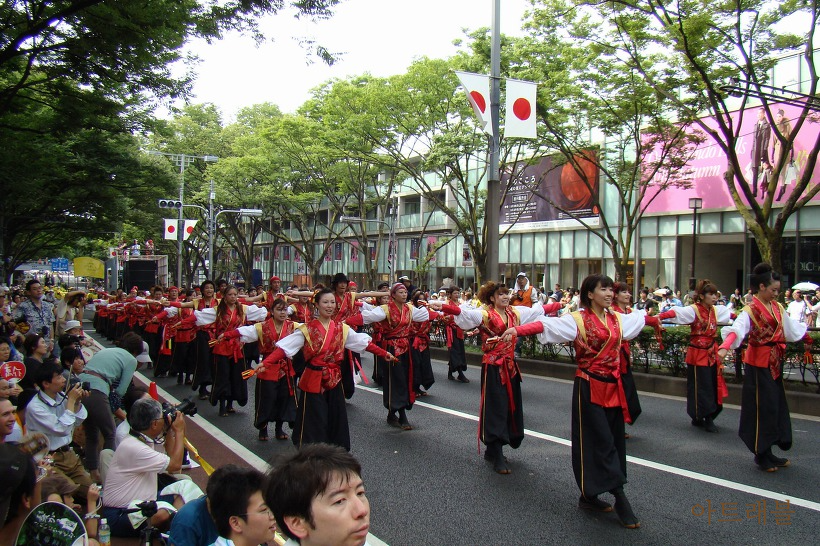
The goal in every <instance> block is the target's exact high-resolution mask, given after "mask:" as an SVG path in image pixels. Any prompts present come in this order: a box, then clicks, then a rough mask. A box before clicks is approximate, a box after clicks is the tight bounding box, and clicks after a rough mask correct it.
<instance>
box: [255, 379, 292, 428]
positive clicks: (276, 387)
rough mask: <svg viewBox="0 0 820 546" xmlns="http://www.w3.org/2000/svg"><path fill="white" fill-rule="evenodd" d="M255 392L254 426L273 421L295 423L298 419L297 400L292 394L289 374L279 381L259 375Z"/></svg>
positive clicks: (261, 425) (264, 425) (257, 426)
mask: <svg viewBox="0 0 820 546" xmlns="http://www.w3.org/2000/svg"><path fill="white" fill-rule="evenodd" d="M290 380H291V381H292V380H293V379H292V378H291V379H290ZM254 394H255V396H254V417H253V426H254V427H256V428H257V429H262V428H264V427H266V426H267V424H268V423H271V422H273V423H293V422H294V421H295V420H296V402H295V400H294V398H293V396H291V394H290V386H289V382H288V377H287V376H286V377H283V378H282V379H280V380H279V381H270V380H267V379H259V378H258V377H257V378H256V386H255V387H254Z"/></svg>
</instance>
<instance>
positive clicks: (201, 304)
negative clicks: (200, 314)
mask: <svg viewBox="0 0 820 546" xmlns="http://www.w3.org/2000/svg"><path fill="white" fill-rule="evenodd" d="M217 305H219V300H218V299H217V298H216V296H214V297H213V298H211V301H208V302H206V301H205V298H202V299H199V300H197V303H196V310H197V311H202V310H203V309H211V308H212V307H216V306H217ZM199 329H200V331H203V332H206V333H207V334H208V337H209V338H210V339H216V323H215V322H214V323H213V324H208V325H205V326H200V327H199Z"/></svg>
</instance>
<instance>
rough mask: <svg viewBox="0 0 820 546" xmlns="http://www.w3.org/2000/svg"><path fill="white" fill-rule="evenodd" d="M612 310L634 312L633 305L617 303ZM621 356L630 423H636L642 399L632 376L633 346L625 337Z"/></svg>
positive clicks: (622, 376) (624, 312) (622, 379)
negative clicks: (621, 305) (624, 307)
mask: <svg viewBox="0 0 820 546" xmlns="http://www.w3.org/2000/svg"><path fill="white" fill-rule="evenodd" d="M612 310H613V311H615V312H616V313H622V314H624V315H628V314H629V313H631V312H632V308H631V307H627V308H626V309H621V308H620V307H618V306H617V305H613V306H612ZM620 357H621V382H622V383H623V385H624V394H626V405H627V407H629V416H630V417H631V418H632V422H631V423H629V424H630V425H634V424H635V421H636V420H637V419H638V416H639V415H640V414H641V401H640V399H639V398H638V387H637V386H636V385H635V378H634V377H633V376H632V346H631V345H630V344H629V340H628V339H625V340H623V342H622V343H621V350H620Z"/></svg>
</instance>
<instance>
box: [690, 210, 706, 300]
mask: <svg viewBox="0 0 820 546" xmlns="http://www.w3.org/2000/svg"><path fill="white" fill-rule="evenodd" d="M689 208H690V209H692V276H691V277H689V290H694V289H695V285H696V284H697V282H698V278H697V275H696V274H695V247H697V245H698V231H697V230H698V209H702V208H703V199H701V198H700V197H690V198H689Z"/></svg>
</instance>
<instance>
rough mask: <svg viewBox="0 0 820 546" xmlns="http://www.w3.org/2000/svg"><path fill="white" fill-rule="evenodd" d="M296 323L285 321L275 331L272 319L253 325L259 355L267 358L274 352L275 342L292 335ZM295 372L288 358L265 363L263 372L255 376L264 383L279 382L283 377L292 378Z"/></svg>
mask: <svg viewBox="0 0 820 546" xmlns="http://www.w3.org/2000/svg"><path fill="white" fill-rule="evenodd" d="M295 326H296V323H295V322H293V321H290V320H286V321H285V322H283V323H282V328H280V329H279V331H277V330H276V324H275V323H274V322H273V319H272V318H268V319H266V320H265V321H264V322H257V323H256V324H254V328H256V335H257V337H258V338H259V353H260V354H261V355H262V356H268V355H269V354H271V353H272V352H273V351H275V350H276V342H277V341H279V340H280V339H282V338H283V337H285V336H288V335H290V334H292V333H293V330H294V329H295ZM295 375H296V372H295V371H294V369H293V363H292V362H291V360H290V359H289V358H282V359H280V360H278V361H276V362H274V363H272V364H271V363H266V364H265V371H263V372H261V373H259V374H257V375H256V377H258V378H259V379H264V380H265V381H279V380H280V379H282V378H283V377H285V376H288V377H294V376H295Z"/></svg>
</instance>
